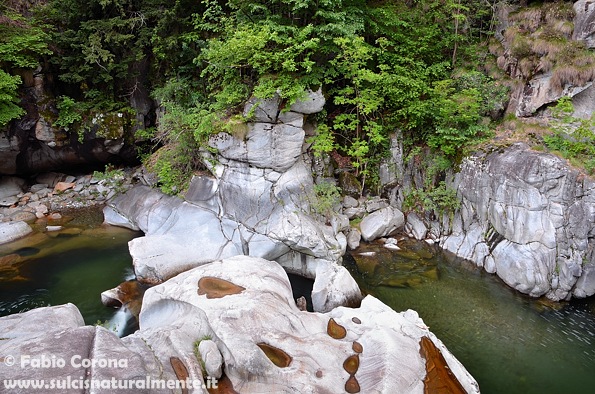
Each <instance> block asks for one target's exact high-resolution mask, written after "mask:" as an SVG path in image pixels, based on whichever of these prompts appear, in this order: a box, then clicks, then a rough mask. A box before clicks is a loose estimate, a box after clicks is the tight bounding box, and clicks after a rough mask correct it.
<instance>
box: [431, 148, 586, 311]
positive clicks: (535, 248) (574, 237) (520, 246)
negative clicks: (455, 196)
mask: <svg viewBox="0 0 595 394" xmlns="http://www.w3.org/2000/svg"><path fill="white" fill-rule="evenodd" d="M455 186H456V187H457V188H458V191H459V194H460V195H461V197H462V208H461V211H460V213H459V214H457V215H455V217H454V220H453V222H452V223H451V225H450V231H451V234H450V235H448V236H446V237H444V238H442V240H441V241H440V242H441V245H442V246H443V247H444V248H445V249H447V250H449V251H452V252H454V253H456V254H457V255H459V256H460V257H463V258H467V259H469V260H472V261H474V262H475V263H476V264H477V265H478V266H481V267H484V268H485V269H486V270H487V271H488V272H493V273H496V274H497V275H498V276H499V277H500V278H502V279H503V280H504V281H505V282H506V283H507V284H509V285H510V286H512V287H513V288H515V289H517V290H519V291H521V292H523V293H526V294H529V295H532V296H541V295H547V297H548V298H550V299H553V300H561V299H568V298H570V297H571V296H572V295H574V296H575V297H585V296H589V295H592V294H595V293H594V291H595V281H594V280H595V278H594V277H593V274H592V272H593V269H594V268H595V258H594V257H595V254H594V253H593V250H594V249H595V182H594V181H593V180H592V179H589V178H587V177H585V176H584V175H581V174H580V173H579V172H578V171H576V170H573V169H571V168H569V167H568V166H567V165H566V163H565V162H563V161H562V160H561V159H559V158H557V157H556V156H553V155H550V154H544V153H539V152H535V151H532V150H530V149H529V148H528V147H527V146H525V145H523V144H517V145H515V146H513V147H511V148H508V149H507V150H506V151H505V152H504V153H492V154H489V155H482V156H479V155H478V156H474V157H471V158H469V159H466V160H465V161H464V163H463V165H462V167H461V172H460V173H459V174H457V176H456V178H455Z"/></svg>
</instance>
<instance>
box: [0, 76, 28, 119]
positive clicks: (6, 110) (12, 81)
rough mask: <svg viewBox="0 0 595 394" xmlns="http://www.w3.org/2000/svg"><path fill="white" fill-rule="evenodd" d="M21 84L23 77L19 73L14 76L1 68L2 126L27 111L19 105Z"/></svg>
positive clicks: (0, 99)
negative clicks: (18, 91) (18, 92)
mask: <svg viewBox="0 0 595 394" xmlns="http://www.w3.org/2000/svg"><path fill="white" fill-rule="evenodd" d="M20 84H21V78H20V77H19V76H18V75H15V76H12V75H10V74H7V73H6V72H4V71H3V70H0V127H1V126H4V125H6V124H8V122H10V121H11V120H12V119H15V118H18V117H19V116H21V115H23V114H24V113H25V111H24V110H23V109H22V108H21V107H19V106H18V105H17V103H18V102H19V99H18V95H17V89H18V87H19V85H20Z"/></svg>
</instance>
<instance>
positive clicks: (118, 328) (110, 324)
mask: <svg viewBox="0 0 595 394" xmlns="http://www.w3.org/2000/svg"><path fill="white" fill-rule="evenodd" d="M133 318H134V317H133V316H132V314H131V313H130V312H129V311H128V309H126V308H120V309H118V310H117V311H116V313H114V315H113V316H112V317H111V318H110V319H109V320H108V321H107V322H106V323H105V325H104V327H105V328H107V329H108V330H110V331H113V332H115V333H116V335H117V336H118V337H120V338H121V337H123V336H124V335H125V334H126V331H127V329H128V322H129V321H130V319H133Z"/></svg>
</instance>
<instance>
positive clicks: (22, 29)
mask: <svg viewBox="0 0 595 394" xmlns="http://www.w3.org/2000/svg"><path fill="white" fill-rule="evenodd" d="M47 41H48V36H47V34H46V33H44V31H43V30H42V29H41V28H40V27H37V26H33V25H30V24H29V23H28V22H27V21H26V20H25V18H23V17H22V16H21V15H19V14H18V13H16V12H15V11H13V10H10V9H8V7H7V6H6V5H5V4H4V5H0V66H1V69H0V126H4V125H6V124H8V122H10V121H11V120H13V119H15V118H18V117H20V116H21V115H23V114H24V113H25V111H24V110H23V109H22V108H21V107H19V106H18V103H19V102H20V99H19V97H18V88H19V85H20V84H21V82H22V81H21V77H20V76H19V75H17V74H16V70H17V69H27V68H34V67H37V66H38V65H39V59H40V57H41V56H43V55H48V54H50V53H51V51H50V50H49V49H48V46H47Z"/></svg>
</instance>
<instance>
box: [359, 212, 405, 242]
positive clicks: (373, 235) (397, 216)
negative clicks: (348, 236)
mask: <svg viewBox="0 0 595 394" xmlns="http://www.w3.org/2000/svg"><path fill="white" fill-rule="evenodd" d="M404 224H405V216H404V215H403V213H402V212H401V211H399V210H398V209H396V208H394V207H386V208H382V209H379V210H378V211H375V212H372V213H371V214H369V215H368V216H366V217H365V218H364V219H363V220H362V221H361V223H360V225H359V228H360V231H361V233H362V239H363V240H364V241H373V240H375V239H377V238H380V237H384V236H387V235H389V234H390V233H392V232H393V231H395V230H397V229H399V228H401V227H403V225H404Z"/></svg>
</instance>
